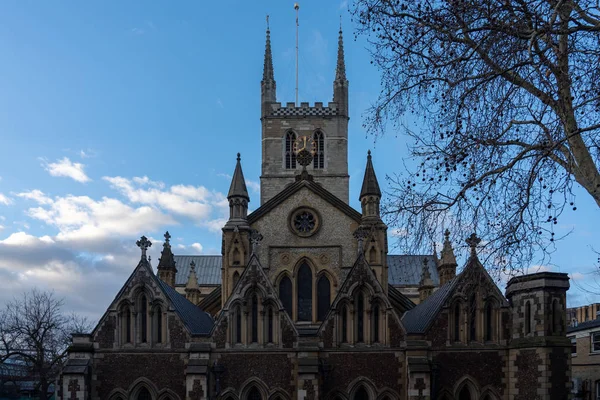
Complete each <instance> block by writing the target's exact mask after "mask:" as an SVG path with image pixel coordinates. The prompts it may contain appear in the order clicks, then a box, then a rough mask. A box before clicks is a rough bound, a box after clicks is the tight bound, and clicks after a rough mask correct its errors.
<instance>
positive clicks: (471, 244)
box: [466, 232, 481, 257]
mask: <svg viewBox="0 0 600 400" xmlns="http://www.w3.org/2000/svg"><path fill="white" fill-rule="evenodd" d="M466 241H467V244H468V245H469V247H471V256H473V257H474V256H476V255H477V251H476V250H477V245H478V244H479V243H480V242H481V239H480V238H478V237H477V234H476V233H475V232H473V233H471V236H469V237H468V238H467V240H466Z"/></svg>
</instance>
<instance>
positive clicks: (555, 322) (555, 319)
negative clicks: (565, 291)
mask: <svg viewBox="0 0 600 400" xmlns="http://www.w3.org/2000/svg"><path fill="white" fill-rule="evenodd" d="M561 320H562V318H561V315H560V307H559V306H558V300H556V299H554V300H552V326H551V328H550V329H552V333H559V332H560V330H561ZM599 395H600V393H599ZM599 397H600V396H599Z"/></svg>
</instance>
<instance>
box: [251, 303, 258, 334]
mask: <svg viewBox="0 0 600 400" xmlns="http://www.w3.org/2000/svg"><path fill="white" fill-rule="evenodd" d="M256 342H258V298H257V297H256V295H254V296H252V343H256Z"/></svg>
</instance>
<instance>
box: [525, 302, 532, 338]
mask: <svg viewBox="0 0 600 400" xmlns="http://www.w3.org/2000/svg"><path fill="white" fill-rule="evenodd" d="M530 333H531V304H530V303H529V302H527V303H525V334H526V335H528V334H530Z"/></svg>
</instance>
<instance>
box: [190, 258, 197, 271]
mask: <svg viewBox="0 0 600 400" xmlns="http://www.w3.org/2000/svg"><path fill="white" fill-rule="evenodd" d="M190 267H191V268H192V271H194V270H195V269H196V263H195V262H194V260H192V262H191V263H190Z"/></svg>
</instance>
